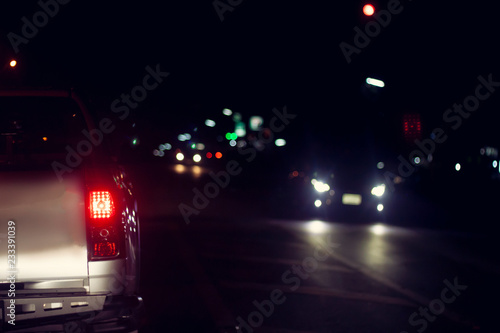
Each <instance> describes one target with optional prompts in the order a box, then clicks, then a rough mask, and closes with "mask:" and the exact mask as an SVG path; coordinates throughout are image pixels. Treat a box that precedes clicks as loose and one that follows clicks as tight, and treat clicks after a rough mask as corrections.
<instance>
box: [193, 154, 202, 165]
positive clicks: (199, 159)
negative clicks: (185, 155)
mask: <svg viewBox="0 0 500 333" xmlns="http://www.w3.org/2000/svg"><path fill="white" fill-rule="evenodd" d="M193 161H195V162H196V163H198V162H199V161H201V155H200V154H194V156H193Z"/></svg>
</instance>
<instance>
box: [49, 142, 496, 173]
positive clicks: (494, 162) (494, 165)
mask: <svg viewBox="0 0 500 333" xmlns="http://www.w3.org/2000/svg"><path fill="white" fill-rule="evenodd" d="M43 141H46V140H43ZM492 165H493V167H494V168H496V167H497V166H498V162H497V161H496V160H495V161H493V163H492Z"/></svg>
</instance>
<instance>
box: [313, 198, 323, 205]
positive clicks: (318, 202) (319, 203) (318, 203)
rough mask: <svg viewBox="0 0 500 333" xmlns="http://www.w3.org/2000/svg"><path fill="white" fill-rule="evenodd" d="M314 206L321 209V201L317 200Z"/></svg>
mask: <svg viewBox="0 0 500 333" xmlns="http://www.w3.org/2000/svg"><path fill="white" fill-rule="evenodd" d="M314 206H316V207H321V200H319V199H316V201H314Z"/></svg>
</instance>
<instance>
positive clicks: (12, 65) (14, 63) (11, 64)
mask: <svg viewBox="0 0 500 333" xmlns="http://www.w3.org/2000/svg"><path fill="white" fill-rule="evenodd" d="M16 65H17V61H16V60H11V61H10V62H9V66H10V67H16Z"/></svg>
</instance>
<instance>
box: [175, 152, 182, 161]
mask: <svg viewBox="0 0 500 333" xmlns="http://www.w3.org/2000/svg"><path fill="white" fill-rule="evenodd" d="M175 158H176V159H177V160H178V161H182V160H183V159H184V154H183V153H177V154H176V155H175Z"/></svg>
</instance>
